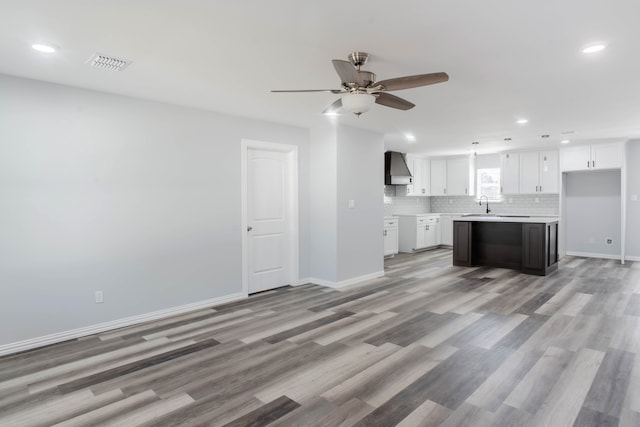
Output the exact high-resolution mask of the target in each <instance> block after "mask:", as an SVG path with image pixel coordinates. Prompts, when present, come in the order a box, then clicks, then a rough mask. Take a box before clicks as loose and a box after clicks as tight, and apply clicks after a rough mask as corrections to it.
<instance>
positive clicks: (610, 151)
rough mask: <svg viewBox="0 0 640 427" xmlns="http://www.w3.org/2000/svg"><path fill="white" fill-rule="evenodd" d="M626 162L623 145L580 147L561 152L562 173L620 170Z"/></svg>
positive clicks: (564, 149)
mask: <svg viewBox="0 0 640 427" xmlns="http://www.w3.org/2000/svg"><path fill="white" fill-rule="evenodd" d="M623 160H624V149H623V145H622V144H621V143H612V144H594V145H579V146H577V147H565V148H562V150H560V170H561V171H562V172H569V171H584V170H595V169H620V168H622V164H623Z"/></svg>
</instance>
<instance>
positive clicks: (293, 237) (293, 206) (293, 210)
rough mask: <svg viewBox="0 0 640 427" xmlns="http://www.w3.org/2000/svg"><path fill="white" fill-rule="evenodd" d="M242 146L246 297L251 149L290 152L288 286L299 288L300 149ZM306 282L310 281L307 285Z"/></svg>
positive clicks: (246, 292)
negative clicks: (289, 268)
mask: <svg viewBox="0 0 640 427" xmlns="http://www.w3.org/2000/svg"><path fill="white" fill-rule="evenodd" d="M240 142H241V144H240V150H241V152H240V163H241V164H240V173H241V177H240V200H241V209H242V211H241V216H242V218H241V227H240V233H241V242H242V292H243V293H244V295H245V296H247V295H249V277H248V272H247V270H248V265H249V264H248V250H247V246H248V244H247V232H246V230H247V224H248V220H247V195H248V187H247V185H248V183H247V157H248V156H247V153H248V151H249V149H250V148H251V149H257V150H265V151H276V152H280V153H289V155H290V167H291V170H290V177H291V179H290V186H291V187H290V188H289V191H290V198H291V200H290V206H289V209H290V210H289V213H290V216H291V224H290V226H291V229H290V241H289V245H290V249H291V254H290V260H289V266H290V267H291V273H290V278H289V284H290V285H292V286H297V285H300V284H301V283H300V279H299V278H298V275H299V268H300V267H299V258H300V255H299V253H300V250H299V243H298V242H299V233H300V231H299V222H298V221H299V220H298V216H299V213H298V211H299V209H300V205H299V201H298V179H299V178H298V161H299V160H298V146H297V145H291V144H279V143H274V142H265V141H256V140H252V139H244V138H243V139H242V140H241V141H240ZM305 283H307V282H305Z"/></svg>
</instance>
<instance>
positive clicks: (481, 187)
mask: <svg viewBox="0 0 640 427" xmlns="http://www.w3.org/2000/svg"><path fill="white" fill-rule="evenodd" d="M476 183H477V188H476V190H477V191H476V197H477V198H478V200H480V196H487V197H488V198H489V201H491V202H501V201H502V195H501V194H500V168H482V169H480V168H478V175H477V180H476Z"/></svg>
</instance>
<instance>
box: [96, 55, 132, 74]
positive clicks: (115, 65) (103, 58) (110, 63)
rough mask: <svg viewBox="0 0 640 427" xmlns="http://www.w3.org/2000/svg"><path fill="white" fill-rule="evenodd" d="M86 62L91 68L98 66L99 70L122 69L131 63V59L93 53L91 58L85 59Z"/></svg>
mask: <svg viewBox="0 0 640 427" xmlns="http://www.w3.org/2000/svg"><path fill="white" fill-rule="evenodd" d="M87 64H89V65H91V66H92V67H93V68H99V69H101V70H107V71H122V70H124V69H125V68H127V66H128V65H129V64H131V61H127V60H126V59H118V58H114V57H112V56H107V55H103V54H101V53H94V54H93V55H92V56H91V58H89V59H88V60H87Z"/></svg>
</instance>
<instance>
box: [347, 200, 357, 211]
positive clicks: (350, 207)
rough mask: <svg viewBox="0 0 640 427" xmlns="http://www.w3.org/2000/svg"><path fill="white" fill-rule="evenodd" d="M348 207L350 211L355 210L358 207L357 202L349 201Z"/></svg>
mask: <svg viewBox="0 0 640 427" xmlns="http://www.w3.org/2000/svg"><path fill="white" fill-rule="evenodd" d="M347 207H348V208H349V209H353V208H355V207H356V201H355V200H349V202H348V203H347Z"/></svg>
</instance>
